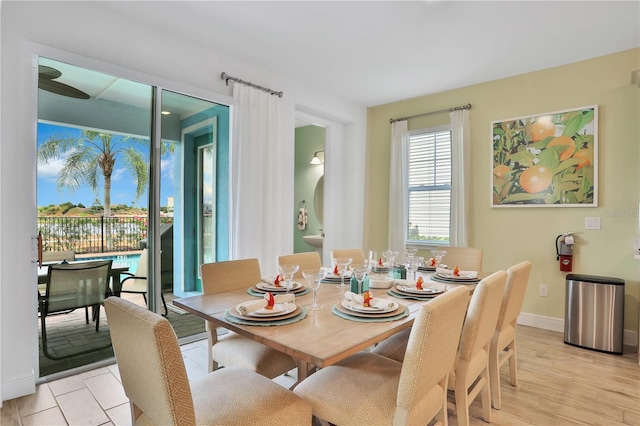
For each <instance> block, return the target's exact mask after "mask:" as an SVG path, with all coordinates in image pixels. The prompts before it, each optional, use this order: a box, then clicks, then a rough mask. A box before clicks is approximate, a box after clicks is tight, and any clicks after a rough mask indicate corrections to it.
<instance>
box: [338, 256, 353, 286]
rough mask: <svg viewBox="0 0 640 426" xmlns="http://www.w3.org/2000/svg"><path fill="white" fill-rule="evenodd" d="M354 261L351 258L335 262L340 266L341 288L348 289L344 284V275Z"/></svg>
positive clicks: (340, 258) (343, 258)
mask: <svg viewBox="0 0 640 426" xmlns="http://www.w3.org/2000/svg"><path fill="white" fill-rule="evenodd" d="M351 262H353V259H351V258H350V257H339V258H337V259H336V260H335V263H336V265H338V271H339V272H340V287H347V285H346V284H345V283H344V273H345V272H346V271H347V267H348V266H349V265H351Z"/></svg>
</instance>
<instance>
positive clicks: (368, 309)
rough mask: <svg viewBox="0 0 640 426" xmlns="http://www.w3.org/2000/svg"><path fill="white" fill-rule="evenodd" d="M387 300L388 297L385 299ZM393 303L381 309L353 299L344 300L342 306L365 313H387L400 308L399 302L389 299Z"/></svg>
mask: <svg viewBox="0 0 640 426" xmlns="http://www.w3.org/2000/svg"><path fill="white" fill-rule="evenodd" d="M384 300H387V299H384ZM388 302H389V303H391V306H390V307H388V308H384V309H380V308H375V307H372V306H363V305H361V304H359V303H356V302H352V301H351V300H343V301H342V307H343V308H345V309H349V310H350V311H355V312H362V313H365V314H385V313H387V312H392V311H395V310H396V309H398V304H397V303H396V302H394V301H392V300H389V301H388Z"/></svg>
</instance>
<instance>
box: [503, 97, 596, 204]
mask: <svg viewBox="0 0 640 426" xmlns="http://www.w3.org/2000/svg"><path fill="white" fill-rule="evenodd" d="M491 137H492V143H493V150H492V158H491V162H492V165H491V170H492V172H491V181H492V184H493V190H492V194H491V206H492V207H596V206H597V202H598V168H597V166H598V165H597V160H598V106H597V105H594V106H587V107H582V108H575V109H570V110H565V111H556V112H549V113H545V114H538V115H532V116H528V117H519V118H509V119H505V120H499V121H493V122H492V123H491Z"/></svg>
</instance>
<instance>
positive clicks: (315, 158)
mask: <svg viewBox="0 0 640 426" xmlns="http://www.w3.org/2000/svg"><path fill="white" fill-rule="evenodd" d="M320 152H324V151H316V152H314V153H313V158H312V159H311V161H310V162H309V164H322V160H321V159H320V157H318V153H320Z"/></svg>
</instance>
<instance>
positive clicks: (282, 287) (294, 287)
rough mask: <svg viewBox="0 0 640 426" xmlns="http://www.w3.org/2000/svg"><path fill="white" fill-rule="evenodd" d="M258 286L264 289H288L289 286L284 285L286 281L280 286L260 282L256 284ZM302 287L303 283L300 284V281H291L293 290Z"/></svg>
mask: <svg viewBox="0 0 640 426" xmlns="http://www.w3.org/2000/svg"><path fill="white" fill-rule="evenodd" d="M256 287H257V288H259V289H260V290H264V291H287V288H286V287H285V286H284V283H282V284H280V287H276V286H275V285H273V284H269V283H265V282H260V283H258V284H256ZM300 287H302V284H300V283H299V282H297V281H292V282H291V291H294V290H298V289H299V288H300Z"/></svg>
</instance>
